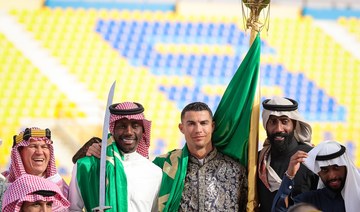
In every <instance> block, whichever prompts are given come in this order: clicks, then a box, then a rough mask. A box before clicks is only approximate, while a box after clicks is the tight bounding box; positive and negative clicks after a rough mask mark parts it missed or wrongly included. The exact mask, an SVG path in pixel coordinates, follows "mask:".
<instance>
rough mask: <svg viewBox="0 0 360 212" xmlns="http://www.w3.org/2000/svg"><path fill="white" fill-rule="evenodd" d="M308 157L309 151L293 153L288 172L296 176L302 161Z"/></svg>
mask: <svg viewBox="0 0 360 212" xmlns="http://www.w3.org/2000/svg"><path fill="white" fill-rule="evenodd" d="M307 157H308V153H306V152H304V151H300V150H299V151H297V152H296V153H295V154H293V156H291V158H290V163H289V166H288V169H287V174H288V175H290V176H295V175H296V173H297V171H298V170H299V168H300V163H302V162H304V160H305V158H307Z"/></svg>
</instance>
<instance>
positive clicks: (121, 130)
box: [69, 102, 162, 212]
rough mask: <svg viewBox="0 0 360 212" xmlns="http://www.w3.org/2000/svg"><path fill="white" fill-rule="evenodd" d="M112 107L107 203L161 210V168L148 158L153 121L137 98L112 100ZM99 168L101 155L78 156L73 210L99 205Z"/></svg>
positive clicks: (120, 207) (72, 186) (72, 190)
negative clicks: (159, 197) (158, 204)
mask: <svg viewBox="0 0 360 212" xmlns="http://www.w3.org/2000/svg"><path fill="white" fill-rule="evenodd" d="M109 110H110V114H111V115H110V121H109V131H110V133H111V134H110V136H109V139H108V144H107V150H106V151H107V152H106V196H105V203H106V206H111V209H110V210H109V211H122V212H126V211H135V212H136V211H139V212H142V211H158V209H157V208H158V207H157V197H158V191H159V188H160V183H161V179H162V171H161V169H160V168H159V167H157V166H156V165H154V164H153V163H152V162H151V161H149V160H148V150H149V146H150V128H151V122H150V121H148V120H146V119H145V116H144V114H143V111H144V108H143V106H142V105H141V104H139V103H136V102H123V103H119V104H113V105H111V106H110V107H109ZM95 140H96V139H95ZM97 140H101V139H97ZM99 172H100V160H99V158H96V157H94V156H90V157H83V158H81V159H78V160H77V162H76V164H75V166H74V169H73V173H72V179H71V183H70V193H69V200H70V203H71V206H70V210H71V211H81V210H82V209H83V208H85V209H86V211H91V210H92V209H93V208H95V207H97V206H99V185H100V184H99V178H100V174H99Z"/></svg>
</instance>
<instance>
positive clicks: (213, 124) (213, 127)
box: [211, 121, 216, 132]
mask: <svg viewBox="0 0 360 212" xmlns="http://www.w3.org/2000/svg"><path fill="white" fill-rule="evenodd" d="M211 125H212V132H214V130H215V126H216V125H215V121H213V122H212V123H211Z"/></svg>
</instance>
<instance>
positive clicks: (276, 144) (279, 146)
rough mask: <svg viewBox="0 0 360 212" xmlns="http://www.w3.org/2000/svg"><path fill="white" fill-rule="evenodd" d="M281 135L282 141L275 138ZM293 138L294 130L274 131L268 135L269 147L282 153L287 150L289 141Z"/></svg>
mask: <svg viewBox="0 0 360 212" xmlns="http://www.w3.org/2000/svg"><path fill="white" fill-rule="evenodd" d="M279 137H282V138H283V140H282V141H278V140H276V138H279ZM293 138H294V131H292V132H290V133H281V132H279V133H274V134H271V135H268V139H269V141H270V144H271V149H272V150H275V151H277V152H278V153H283V152H285V151H287V149H288V147H289V144H290V142H291V141H292V139H293Z"/></svg>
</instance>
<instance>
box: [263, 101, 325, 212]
mask: <svg viewBox="0 0 360 212" xmlns="http://www.w3.org/2000/svg"><path fill="white" fill-rule="evenodd" d="M262 120H263V126H264V128H265V129H266V134H267V138H266V140H265V142H264V145H263V149H262V150H261V151H260V153H259V164H258V176H259V177H258V180H257V187H258V195H259V204H260V205H259V208H260V211H261V212H269V211H271V206H272V202H273V199H274V197H275V195H276V192H277V190H278V189H279V187H280V184H281V181H282V178H283V176H284V174H285V171H286V169H287V167H288V165H289V162H290V157H291V156H292V155H293V154H294V153H295V152H297V151H298V150H302V151H304V152H309V151H310V150H311V149H312V146H311V144H310V141H311V133H312V130H311V126H310V125H309V124H308V123H306V122H305V121H304V119H303V118H302V117H301V115H300V113H299V111H298V103H297V102H296V101H295V100H293V99H289V98H282V97H274V98H273V99H267V100H265V101H264V102H263V113H262ZM294 181H295V182H296V183H295V187H294V189H293V193H294V195H297V194H300V193H302V192H306V191H309V190H314V189H316V186H317V182H318V177H317V176H316V175H315V174H314V173H313V172H311V171H310V170H309V169H308V168H306V167H305V166H304V165H300V169H299V172H298V174H297V176H296V177H295V178H294Z"/></svg>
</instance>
